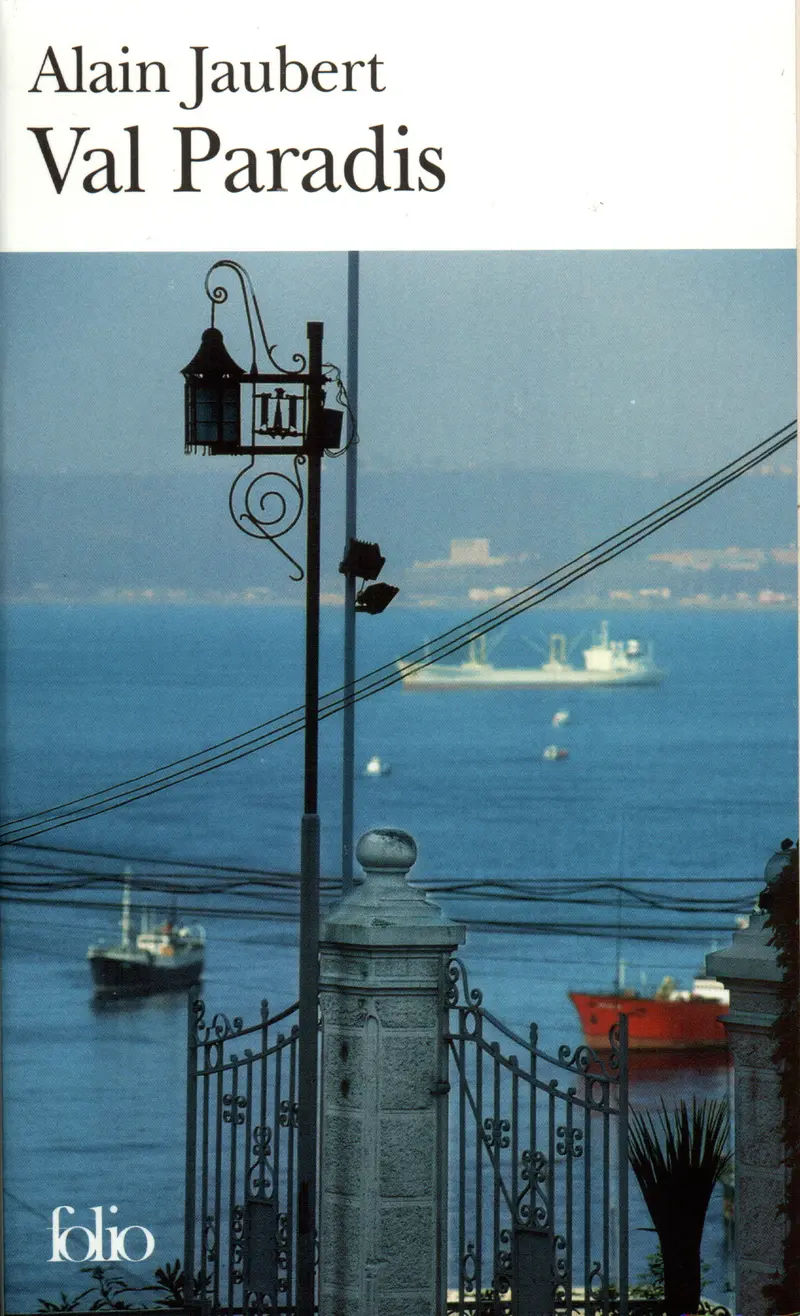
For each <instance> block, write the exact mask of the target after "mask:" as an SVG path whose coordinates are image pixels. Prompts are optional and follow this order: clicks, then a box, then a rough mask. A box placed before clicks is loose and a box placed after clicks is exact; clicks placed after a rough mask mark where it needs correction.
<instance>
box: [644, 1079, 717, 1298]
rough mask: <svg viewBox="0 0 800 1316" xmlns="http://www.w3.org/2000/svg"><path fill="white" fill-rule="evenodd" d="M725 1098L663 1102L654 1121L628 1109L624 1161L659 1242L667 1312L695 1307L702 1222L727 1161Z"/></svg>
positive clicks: (698, 1292) (648, 1115)
mask: <svg viewBox="0 0 800 1316" xmlns="http://www.w3.org/2000/svg"><path fill="white" fill-rule="evenodd" d="M729 1127H730V1126H729V1120H728V1109H727V1105H726V1103H725V1102H724V1101H701V1102H699V1103H698V1102H696V1101H695V1100H692V1107H691V1112H690V1111H689V1109H688V1107H687V1105H686V1102H684V1101H682V1102H681V1103H680V1104H679V1106H677V1107H676V1109H675V1110H673V1111H672V1112H669V1111H668V1110H667V1108H666V1106H665V1104H664V1102H663V1100H662V1102H661V1111H660V1113H659V1115H658V1117H657V1120H654V1119H653V1117H652V1115H650V1114H649V1113H641V1112H638V1111H635V1112H633V1114H632V1117H631V1129H630V1143H629V1151H628V1155H629V1159H630V1163H631V1166H632V1167H633V1171H634V1174H635V1175H636V1178H637V1180H638V1183H639V1187H640V1189H641V1191H642V1196H643V1197H644V1200H645V1202H646V1204H647V1209H648V1211H649V1212H650V1217H651V1219H652V1221H653V1224H654V1225H655V1228H656V1233H657V1234H658V1240H659V1243H660V1246H661V1256H662V1259H663V1274H664V1310H665V1312H666V1316H682V1313H684V1312H695V1311H697V1310H698V1309H699V1303H700V1284H701V1261H700V1247H701V1244H702V1240H703V1226H704V1225H705V1219H706V1212H707V1210H708V1203H709V1201H710V1198H711V1194H712V1192H713V1190H714V1185H715V1184H716V1183H717V1182H718V1180H719V1179H720V1177H721V1176H722V1174H723V1173H724V1172H725V1170H726V1169H727V1167H728V1165H729V1164H730V1161H731V1156H730V1153H729V1152H728V1151H727V1143H728V1135H729Z"/></svg>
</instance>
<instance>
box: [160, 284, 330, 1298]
mask: <svg viewBox="0 0 800 1316" xmlns="http://www.w3.org/2000/svg"><path fill="white" fill-rule="evenodd" d="M217 270H226V271H230V272H231V273H232V274H233V275H234V276H235V277H236V279H237V280H238V283H239V287H240V290H241V294H242V300H243V303H244V310H245V315H246V319H247V327H248V331H249V335H250V346H251V365H250V369H249V370H244V369H243V368H242V367H241V366H239V365H237V363H236V362H235V361H234V360H233V358H232V357H231V356H230V354H229V353H228V350H227V348H226V347H225V344H224V341H223V338H222V334H221V332H220V331H219V329H218V328H217V326H216V323H215V317H216V309H217V307H218V306H219V305H221V304H222V303H224V302H226V301H227V300H228V292H227V289H225V288H224V287H221V286H212V283H211V280H212V276H213V275H214V273H215V272H216V271H217ZM205 290H206V295H207V296H208V298H209V300H210V302H211V325H210V327H209V328H208V329H206V330H205V331H204V333H203V337H202V341H201V344H200V348H199V350H198V351H197V353H196V354H195V356H194V357H193V358H192V360H191V361H190V362H189V364H188V365H187V366H185V367H184V369H183V371H182V374H183V376H184V379H185V381H186V430H185V449H186V451H187V452H198V451H201V452H204V453H206V454H208V455H210V456H216V455H234V456H243V457H248V458H249V461H248V463H247V465H246V466H245V467H244V468H243V469H242V470H241V471H240V472H239V474H238V475H237V476H236V479H235V480H234V482H233V485H232V486H231V491H230V495H229V508H230V513H231V517H232V518H233V520H234V522H235V524H236V525H237V526H238V527H239V529H240V530H242V531H244V533H245V534H248V535H251V536H253V537H254V538H259V539H266V540H268V541H269V542H270V543H272V544H273V545H274V546H275V547H276V548H277V549H278V550H279V552H281V553H282V554H283V556H284V557H285V558H286V559H287V560H288V561H289V562H290V563H291V564H292V567H293V571H292V578H293V579H295V580H302V579H303V576H305V581H306V637H305V746H304V765H303V815H302V819H301V824H300V966H299V970H300V1016H299V1041H298V1048H299V1074H298V1128H297V1133H298V1158H297V1160H298V1199H297V1229H298V1234H297V1311H298V1316H312V1314H313V1311H314V1260H315V1242H316V1216H317V1207H316V1173H317V1079H318V1074H317V1068H318V1058H317V1029H318V1016H317V1008H318V1007H317V1001H318V987H319V879H320V824H319V813H318V758H319V750H318V746H319V605H320V472H321V466H322V457H323V454H324V453H325V452H326V451H327V450H329V449H335V448H338V447H339V445H340V443H341V430H342V412H341V411H336V410H334V409H332V408H328V407H326V406H325V385H326V384H327V383H328V382H329V379H328V377H327V376H326V375H325V373H324V370H323V365H322V333H323V326H322V324H320V323H319V322H318V321H310V322H309V323H308V324H307V326H306V336H307V340H308V349H307V354H306V355H302V354H300V353H295V355H294V356H293V358H292V360H293V362H294V365H295V369H293V370H284V369H282V368H281V367H280V365H279V364H278V362H277V361H276V359H275V356H274V348H273V347H271V346H270V344H269V342H268V340H267V335H266V331H265V328H264V322H263V320H262V318H261V311H260V309H259V306H258V301H257V299H256V295H255V292H254V290H253V285H252V282H251V280H250V276H249V275H248V273H247V271H246V270H245V269H244V268H243V267H242V266H241V265H239V264H238V262H236V261H232V260H219V261H216V262H215V263H214V264H213V265H212V266H211V268H210V270H209V271H208V273H207V274H206V279H205ZM256 330H258V335H259V338H260V344H259V343H258V342H257V336H256ZM259 346H260V349H261V351H262V352H263V355H264V358H265V364H266V366H267V369H265V370H260V369H259V367H258V355H259ZM261 455H269V456H274V455H280V456H284V457H291V458H292V468H291V474H286V473H284V472H280V471H264V470H262V471H258V472H257V471H256V470H255V459H256V457H258V456H261ZM304 467H305V468H306V478H305V490H304V488H303V480H302V472H303V468H304ZM304 508H305V514H306V557H305V570H304V569H303V567H302V566H301V565H300V563H299V562H297V561H296V560H295V558H293V557H292V555H291V554H290V553H289V552H288V550H287V549H286V547H285V546H284V545H283V544H281V543H279V542H278V541H279V540H280V539H282V538H283V536H284V535H286V534H287V533H288V532H289V531H290V530H291V529H292V528H293V527H294V526H295V525H297V522H298V521H299V520H300V517H301V515H302V513H303V510H304Z"/></svg>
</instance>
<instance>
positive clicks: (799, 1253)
mask: <svg viewBox="0 0 800 1316" xmlns="http://www.w3.org/2000/svg"><path fill="white" fill-rule="evenodd" d="M782 848H783V849H784V850H785V852H786V863H785V864H784V866H783V868H782V869H781V871H780V872H779V873H778V875H777V877H775V878H774V879H773V880H772V881H771V882H770V883H769V885H768V886H767V887H766V889H765V890H764V891H762V893H761V897H760V905H761V908H762V909H763V910H764V911H765V913H766V916H767V919H766V922H767V927H769V928H770V929H771V932H772V935H771V937H770V943H771V944H772V945H773V946H774V947H775V950H776V952H777V960H778V965H779V967H780V968H781V969H782V971H783V979H782V981H781V984H780V988H779V991H780V1001H781V1012H780V1015H779V1016H778V1019H777V1020H776V1022H775V1024H774V1026H773V1030H772V1035H773V1037H774V1039H775V1050H774V1052H773V1056H774V1060H775V1065H776V1067H777V1069H778V1070H779V1073H780V1089H781V1096H782V1098H783V1127H782V1134H783V1145H784V1149H785V1158H784V1163H785V1165H786V1167H787V1186H786V1198H785V1201H784V1202H783V1205H782V1207H781V1210H782V1212H783V1213H784V1214H785V1215H786V1218H787V1231H786V1238H785V1242H784V1253H783V1256H784V1266H783V1277H782V1279H780V1280H779V1281H778V1282H777V1283H775V1284H769V1285H767V1286H766V1287H765V1289H764V1295H765V1297H766V1298H768V1299H769V1300H770V1301H771V1302H773V1303H774V1304H775V1310H776V1311H797V1310H798V1309H800V1102H798V1098H797V1094H798V1092H800V940H799V938H800V926H799V921H798V910H799V906H800V882H798V864H797V846H793V845H792V843H791V841H784V843H783V847H782Z"/></svg>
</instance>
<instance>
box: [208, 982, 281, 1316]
mask: <svg viewBox="0 0 800 1316" xmlns="http://www.w3.org/2000/svg"><path fill="white" fill-rule="evenodd" d="M297 1012H298V1006H297V1004H295V1005H292V1006H290V1007H289V1008H288V1009H286V1010H283V1011H281V1012H280V1013H279V1014H276V1015H274V1016H273V1017H272V1018H270V1014H269V1007H268V1005H267V1002H266V1001H262V1002H261V1019H260V1021H259V1023H257V1024H253V1025H251V1026H250V1027H245V1026H244V1023H243V1021H242V1019H240V1018H234V1019H233V1020H229V1019H227V1018H226V1016H225V1015H223V1014H215V1015H214V1016H213V1018H212V1019H211V1021H210V1023H207V1022H206V1015H205V1003H204V1002H203V1001H202V1000H200V999H199V997H198V995H197V992H196V991H195V992H193V993H192V994H191V996H190V1000H189V1024H188V1068H187V1121H186V1125H187V1135H186V1233H185V1244H184V1249H185V1250H184V1256H185V1267H184V1269H185V1273H186V1283H187V1293H186V1302H187V1304H188V1303H191V1302H192V1301H194V1302H195V1303H197V1304H200V1305H201V1306H202V1310H203V1313H204V1316H217V1314H218V1313H221V1312H224V1311H225V1312H233V1311H242V1312H248V1313H253V1314H254V1316H257V1314H258V1313H277V1312H289V1311H292V1310H293V1309H294V1303H295V1294H294V1291H293V1285H294V1278H293V1258H294V1255H295V1251H296V1243H297V1227H296V1219H295V1216H296V1212H295V1200H296V1192H297V1145H296V1144H297V1078H298V1074H297V1070H298V1056H297V1051H298V1046H297V1043H298V1027H297V1023H296V1022H294V1021H295V1020H296V1017H297ZM234 1048H235V1049H234Z"/></svg>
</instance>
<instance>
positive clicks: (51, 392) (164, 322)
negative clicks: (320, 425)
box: [0, 251, 796, 473]
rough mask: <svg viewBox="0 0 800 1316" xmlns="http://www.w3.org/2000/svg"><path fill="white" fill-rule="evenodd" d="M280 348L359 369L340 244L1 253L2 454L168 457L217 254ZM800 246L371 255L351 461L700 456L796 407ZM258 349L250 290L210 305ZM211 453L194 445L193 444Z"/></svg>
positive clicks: (148, 461) (234, 336)
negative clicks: (248, 315) (233, 265)
mask: <svg viewBox="0 0 800 1316" xmlns="http://www.w3.org/2000/svg"><path fill="white" fill-rule="evenodd" d="M223 254H224V255H229V254H232V255H235V257H236V259H239V260H241V261H242V262H243V263H244V264H245V265H246V267H247V268H248V270H249V271H250V273H251V275H252V278H253V281H254V284H255V287H256V292H257V294H258V297H259V300H260V303H261V307H262V312H263V314H264V317H265V320H266V324H267V330H268V334H269V337H270V341H271V342H273V343H276V344H277V347H278V352H277V355H278V357H279V359H281V360H283V361H286V362H288V361H289V360H290V358H291V354H292V352H294V351H297V350H302V349H303V348H304V343H305V336H304V335H305V322H306V320H312V319H321V320H323V321H324V323H325V359H326V360H327V361H333V362H336V363H337V364H339V365H340V366H341V367H342V370H343V371H344V370H345V368H346V364H347V354H346V349H347V337H346V292H347V256H346V254H344V253H322V254H297V255H295V254H285V253H279V254H273V255H264V254H253V253H247V254H245V255H241V254H237V253H212V254H209V255H206V254H181V255H175V254H163V255H162V254H156V255H150V254H122V255H117V254H108V255H106V254H103V255H81V254H71V253H70V254H41V255H25V254H16V255H6V256H4V257H3V258H2V264H1V265H0V269H1V270H2V306H3V311H2V315H3V341H2V348H3V358H4V365H3V382H4V399H3V431H4V433H3V441H4V463H5V465H6V468H7V469H9V470H21V469H26V470H28V471H32V472H46V471H51V472H54V471H78V470H82V471H83V470H87V471H88V470H93V469H102V470H104V471H128V472H146V471H151V472H157V471H162V470H175V469H176V468H179V467H181V466H182V465H183V464H184V463H185V462H186V461H187V460H188V459H187V458H185V457H184V454H183V444H182V440H183V418H182V408H183V381H182V379H181V377H180V374H179V372H180V369H181V367H182V366H184V365H185V364H186V362H187V361H188V360H189V359H190V358H191V357H192V356H193V355H194V352H195V351H196V349H197V346H198V345H199V340H200V333H201V331H202V329H203V328H204V327H205V326H206V325H207V324H208V321H209V309H208V307H209V304H208V302H207V299H206V297H205V294H204V292H203V278H204V275H205V272H206V270H207V268H208V266H209V264H210V263H211V261H212V260H214V259H216V258H217V256H218V255H223ZM795 305H796V302H795V257H794V253H793V252H788V251H768V252H749V251H707V252H632V253H628V252H588V253H582V252H553V253H550V252H471V253H424V252H417V253H371V252H370V253H365V254H364V255H363V256H362V258H361V336H360V342H361V346H360V395H361V398H360V400H361V405H360V415H359V421H360V425H359V428H360V433H361V447H360V450H359V461H360V463H362V464H363V466H364V467H365V468H374V467H379V468H384V469H385V468H396V467H408V466H410V465H413V466H416V467H425V466H435V467H438V468H454V467H455V468H460V467H465V466H469V465H473V466H482V465H485V464H488V463H494V462H498V461H503V462H505V463H507V464H508V465H510V466H524V467H529V468H536V467H550V468H560V469H567V470H569V469H576V470H578V469H579V470H620V471H626V472H630V473H637V472H643V471H648V472H660V473H670V472H676V473H686V472H701V473H705V472H707V471H710V470H712V469H714V468H715V467H717V466H719V465H721V464H722V463H723V462H724V461H726V460H728V459H730V458H732V457H735V456H737V455H738V454H739V453H740V452H741V451H743V450H744V449H746V448H748V447H750V446H751V445H752V444H753V443H755V442H757V441H758V440H759V439H761V438H762V437H765V436H766V435H767V434H768V433H770V432H771V431H772V430H773V429H777V428H779V427H780V426H781V425H783V424H785V423H786V422H787V421H788V420H791V419H792V418H793V417H794V415H795V414H796V401H795V397H796V392H795V359H796V358H795ZM217 323H218V325H219V327H220V328H221V329H222V330H223V333H224V334H225V338H226V342H227V343H228V346H229V348H230V350H231V351H232V353H233V355H234V356H236V357H237V358H238V359H239V360H240V362H241V364H243V365H245V366H246V365H248V364H249V362H248V351H247V348H246V346H245V341H246V340H245V337H244V333H243V329H244V317H243V314H242V311H241V303H240V302H239V300H238V294H237V293H236V292H235V290H233V291H232V295H231V299H230V301H229V303H228V304H227V305H226V306H225V307H224V308H222V309H221V311H220V312H219V318H218V321H217ZM195 460H200V459H195Z"/></svg>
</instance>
